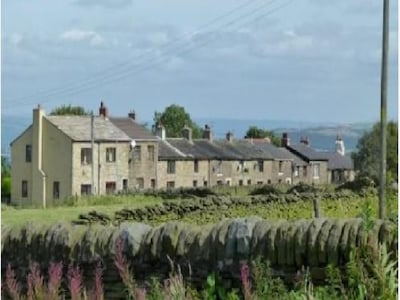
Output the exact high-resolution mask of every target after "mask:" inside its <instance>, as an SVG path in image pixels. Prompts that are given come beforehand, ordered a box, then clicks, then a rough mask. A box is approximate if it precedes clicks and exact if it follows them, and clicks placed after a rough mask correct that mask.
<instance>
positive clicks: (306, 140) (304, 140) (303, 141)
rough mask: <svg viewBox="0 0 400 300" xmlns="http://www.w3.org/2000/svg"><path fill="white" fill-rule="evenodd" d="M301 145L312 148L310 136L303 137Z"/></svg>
mask: <svg viewBox="0 0 400 300" xmlns="http://www.w3.org/2000/svg"><path fill="white" fill-rule="evenodd" d="M300 144H303V145H306V146H310V140H309V139H308V136H304V137H303V136H302V137H301V138H300Z"/></svg>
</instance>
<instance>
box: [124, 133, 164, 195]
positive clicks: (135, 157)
mask: <svg viewBox="0 0 400 300" xmlns="http://www.w3.org/2000/svg"><path fill="white" fill-rule="evenodd" d="M157 160H158V143H157V142H152V141H141V142H137V145H136V146H135V148H134V149H132V150H131V153H130V154H129V164H128V166H129V188H130V189H132V188H133V189H143V188H144V189H148V188H157V186H158V184H157V181H158V180H157Z"/></svg>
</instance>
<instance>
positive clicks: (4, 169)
mask: <svg viewBox="0 0 400 300" xmlns="http://www.w3.org/2000/svg"><path fill="white" fill-rule="evenodd" d="M9 176H11V166H10V162H9V161H8V160H7V158H6V157H4V156H2V157H1V177H2V178H3V177H9Z"/></svg>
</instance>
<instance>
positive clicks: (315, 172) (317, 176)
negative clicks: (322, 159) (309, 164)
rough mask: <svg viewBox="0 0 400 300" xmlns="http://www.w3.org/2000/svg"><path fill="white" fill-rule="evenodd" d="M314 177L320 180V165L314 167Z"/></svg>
mask: <svg viewBox="0 0 400 300" xmlns="http://www.w3.org/2000/svg"><path fill="white" fill-rule="evenodd" d="M313 177H314V178H319V164H314V165H313Z"/></svg>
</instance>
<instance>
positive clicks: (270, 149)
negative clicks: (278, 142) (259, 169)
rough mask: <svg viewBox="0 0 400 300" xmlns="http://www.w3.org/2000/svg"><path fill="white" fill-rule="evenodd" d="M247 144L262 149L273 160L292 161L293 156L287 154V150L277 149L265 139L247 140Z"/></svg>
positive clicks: (289, 153)
mask: <svg viewBox="0 0 400 300" xmlns="http://www.w3.org/2000/svg"><path fill="white" fill-rule="evenodd" d="M249 142H250V143H252V144H254V146H256V147H257V148H260V149H262V150H263V151H265V152H266V153H268V154H269V155H270V156H271V157H272V158H273V159H279V160H293V159H294V157H296V156H295V155H293V154H292V153H291V152H289V151H288V150H287V149H285V148H282V147H277V146H275V145H273V144H271V143H270V142H268V140H266V139H249Z"/></svg>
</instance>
